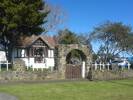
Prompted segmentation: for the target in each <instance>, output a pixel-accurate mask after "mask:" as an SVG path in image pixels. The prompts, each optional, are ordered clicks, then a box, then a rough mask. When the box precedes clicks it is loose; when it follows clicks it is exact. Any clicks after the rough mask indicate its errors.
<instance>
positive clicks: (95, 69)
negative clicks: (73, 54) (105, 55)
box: [94, 62, 97, 70]
mask: <svg viewBox="0 0 133 100" xmlns="http://www.w3.org/2000/svg"><path fill="white" fill-rule="evenodd" d="M94 66H95V70H97V63H96V62H95V64H94Z"/></svg>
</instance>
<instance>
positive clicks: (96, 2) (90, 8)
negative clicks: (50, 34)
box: [48, 0, 133, 52]
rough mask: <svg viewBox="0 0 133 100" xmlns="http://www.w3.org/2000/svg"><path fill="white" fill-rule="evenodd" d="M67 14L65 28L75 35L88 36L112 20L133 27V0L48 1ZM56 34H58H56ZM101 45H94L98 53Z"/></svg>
mask: <svg viewBox="0 0 133 100" xmlns="http://www.w3.org/2000/svg"><path fill="white" fill-rule="evenodd" d="M48 2H49V3H51V4H52V5H58V6H60V7H61V8H62V9H63V10H64V11H65V12H66V14H67V21H66V22H65V28H68V29H70V30H71V31H73V32H75V33H78V34H79V33H82V34H88V33H90V32H91V31H92V30H93V28H94V27H95V26H97V25H99V24H102V23H103V22H105V21H107V20H110V21H115V22H118V21H120V22H123V23H124V24H126V25H131V27H133V0H48ZM55 34H56V33H55ZM98 44H99V43H93V44H92V48H93V50H94V51H95V52H97V50H98V48H99V45H98Z"/></svg>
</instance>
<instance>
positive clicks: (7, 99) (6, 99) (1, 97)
mask: <svg viewBox="0 0 133 100" xmlns="http://www.w3.org/2000/svg"><path fill="white" fill-rule="evenodd" d="M0 100H18V99H17V98H16V97H15V96H12V95H10V94H6V93H0Z"/></svg>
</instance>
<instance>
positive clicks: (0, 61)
mask: <svg viewBox="0 0 133 100" xmlns="http://www.w3.org/2000/svg"><path fill="white" fill-rule="evenodd" d="M0 71H1V61H0Z"/></svg>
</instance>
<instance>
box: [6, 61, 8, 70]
mask: <svg viewBox="0 0 133 100" xmlns="http://www.w3.org/2000/svg"><path fill="white" fill-rule="evenodd" d="M6 70H7V71H8V60H7V62H6Z"/></svg>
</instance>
